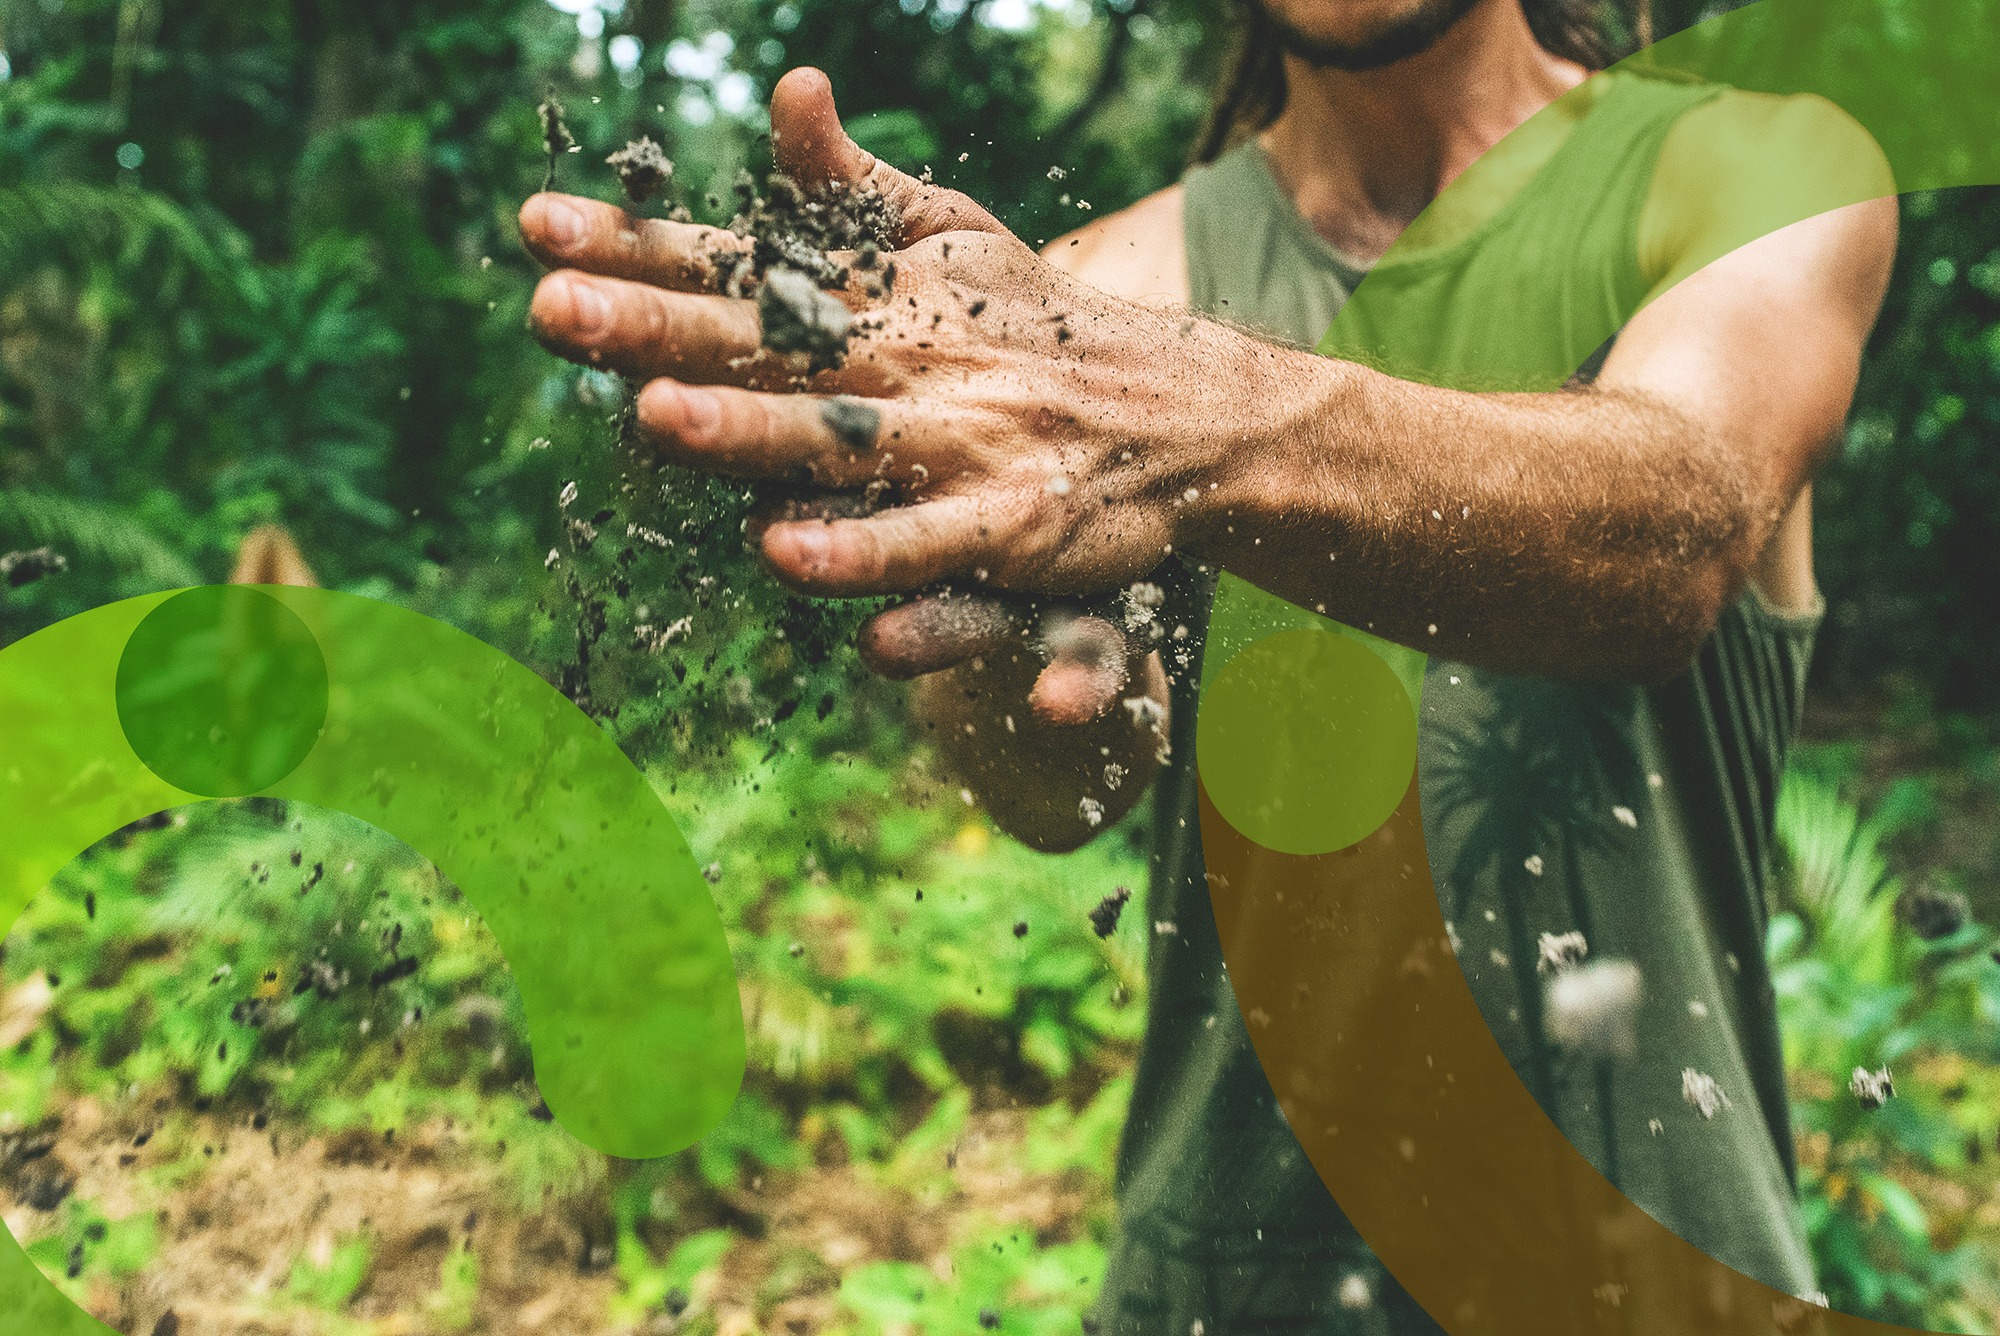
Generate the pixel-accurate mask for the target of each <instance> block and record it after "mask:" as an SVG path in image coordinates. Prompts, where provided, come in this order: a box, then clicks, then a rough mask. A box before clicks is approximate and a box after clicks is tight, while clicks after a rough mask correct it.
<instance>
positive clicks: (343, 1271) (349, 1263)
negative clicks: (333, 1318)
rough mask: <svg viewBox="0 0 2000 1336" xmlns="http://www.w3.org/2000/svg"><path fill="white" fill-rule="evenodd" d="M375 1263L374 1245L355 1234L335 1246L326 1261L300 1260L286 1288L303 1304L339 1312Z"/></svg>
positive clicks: (360, 1235) (364, 1280)
mask: <svg viewBox="0 0 2000 1336" xmlns="http://www.w3.org/2000/svg"><path fill="white" fill-rule="evenodd" d="M374 1261H375V1247H374V1244H373V1243H371V1242H370V1241H369V1238H368V1236H367V1235H366V1234H365V1233H364V1234H354V1235H352V1236H350V1237H348V1238H344V1239H341V1240H340V1241H339V1242H337V1243H335V1244H334V1245H333V1251H332V1253H331V1254H330V1255H329V1256H328V1257H327V1258H326V1260H325V1261H323V1262H315V1261H312V1260H309V1259H307V1258H300V1259H299V1261H298V1262H297V1263H296V1264H295V1265H294V1266H293V1267H292V1274H291V1279H290V1280H289V1281H288V1282H287V1283H286V1288H287V1290H288V1291H289V1292H290V1294H291V1296H292V1298H294V1299H295V1300H297V1301H299V1302H300V1303H304V1304H307V1305H309V1306H311V1307H313V1308H319V1309H325V1310H328V1311H338V1310H339V1309H341V1308H344V1307H346V1306H347V1301H348V1300H350V1299H352V1298H353V1297H354V1295H355V1293H356V1291H358V1290H360V1288H361V1286H362V1285H363V1284H364V1283H365V1282H366V1281H367V1279H368V1268H369V1267H370V1266H371V1265H373V1264H374Z"/></svg>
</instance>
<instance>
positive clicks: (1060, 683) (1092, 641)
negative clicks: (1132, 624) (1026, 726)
mask: <svg viewBox="0 0 2000 1336" xmlns="http://www.w3.org/2000/svg"><path fill="white" fill-rule="evenodd" d="M1040 649H1041V652H1042V653H1043V655H1045V656H1046V657H1047V659H1048V661H1049V663H1048V667H1046V668H1044V669H1042V671H1041V674H1040V675H1039V676H1038V677H1036V679H1035V685H1034V687H1033V689H1032V690H1030V691H1029V693H1028V708H1029V709H1031V710H1033V711H1034V714H1035V717H1036V718H1038V719H1040V720H1041V721H1042V722H1044V723H1048V724H1054V725H1058V726H1063V727H1077V726H1080V725H1083V724H1088V723H1092V722H1094V721H1096V720H1098V719H1102V718H1103V717H1104V716H1105V715H1107V714H1109V713H1111V711H1112V709H1113V708H1114V707H1116V706H1117V704H1118V701H1119V699H1120V698H1121V697H1122V696H1123V695H1124V693H1125V687H1126V685H1127V684H1128V683H1129V682H1130V681H1131V680H1132V666H1131V664H1132V656H1131V647H1130V642H1129V639H1128V637H1127V636H1126V634H1125V632H1123V631H1122V630H1120V629H1119V628H1118V627H1116V626H1114V625H1112V624H1111V623H1110V622H1108V621H1106V620H1105V619H1104V618H1102V617H1094V616H1091V615H1089V614H1087V613H1081V612H1077V611H1074V610H1071V609H1064V608H1055V609H1050V610H1049V611H1047V612H1045V613H1044V614H1043V617H1042V626H1041V634H1040ZM1141 657H1143V652H1142V653H1141Z"/></svg>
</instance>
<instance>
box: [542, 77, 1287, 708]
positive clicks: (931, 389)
mask: <svg viewBox="0 0 2000 1336" xmlns="http://www.w3.org/2000/svg"><path fill="white" fill-rule="evenodd" d="M772 125H773V144H774V150H775V153H776V156H777V159H778V163H779V165H780V167H782V168H783V169H784V170H785V171H786V172H788V173H789V174H790V175H792V176H793V177H794V179H796V180H798V181H799V182H801V183H802V184H803V185H805V186H806V187H807V188H808V189H813V188H820V187H826V186H829V185H832V186H840V187H862V188H872V189H874V190H876V191H878V192H880V193H881V194H882V195H883V196H885V197H886V198H887V199H888V200H889V201H890V202H891V203H892V204H894V205H895V207H896V208H897V210H898V211H899V212H900V215H901V220H902V235H901V236H900V237H898V238H896V240H897V241H898V243H899V248H898V249H897V250H896V251H895V252H894V253H893V254H891V255H888V256H885V257H884V259H885V260H887V261H893V263H894V266H895V269H894V282H893V286H892V288H891V291H890V292H889V294H888V295H887V296H886V297H885V298H874V299H870V298H868V297H867V296H865V295H864V293H863V285H862V284H861V283H859V282H856V283H855V284H853V285H851V286H850V289H849V291H848V293H847V294H846V297H847V300H848V301H849V304H850V305H851V306H853V307H854V308H855V310H856V312H857V319H858V322H859V328H860V331H861V332H860V333H859V335H858V336H857V338H856V340H855V341H854V343H853V345H852V347H851V349H850V352H849V356H848V359H847V363H846V365H845V366H843V367H841V368H840V369H839V370H835V371H823V372H820V373H818V374H816V375H813V376H811V377H809V378H807V377H801V376H799V375H797V374H795V373H794V372H793V371H792V369H791V368H790V367H789V366H788V365H787V364H786V363H784V362H783V361H782V360H780V359H777V358H775V357H773V356H771V355H770V354H769V353H767V352H763V351H761V350H760V348H759V337H760V333H759V322H758V316H757V307H756V303H755V302H754V301H752V300H748V299H733V298H729V297H725V296H720V295H716V294H715V292H714V291H713V283H712V276H713V273H714V265H713V263H712V259H711V257H713V256H715V255H716V254H718V253H724V252H729V251H734V250H738V249H740V248H742V247H743V246H744V245H746V244H747V243H746V242H744V241H743V240H742V239H739V238H737V237H735V236H734V235H732V234H730V233H728V232H724V231H720V230H718V229H714V228H704V227H697V226H693V225H686V224H676V223H670V222H660V221H651V220H643V221H642V220H638V219H635V218H633V217H631V216H630V215H628V214H626V213H625V212H624V211H622V210H619V209H615V208H612V207H610V206H607V205H603V204H597V203H594V202H592V201H587V200H580V199H574V198H569V197H563V196H553V195H538V196H536V197H534V198H533V199H531V200H529V201H528V203H527V205H526V206H525V207H524V209H523V210H522V232H523V235H524V237H525V238H526V240H527V243H528V245H529V247H530V249H531V250H532V251H533V252H534V253H535V254H536V256H537V257H538V258H540V259H542V260H543V261H544V262H545V263H547V264H550V265H552V266H559V267H558V268H556V270H555V272H553V273H551V274H550V275H548V277H546V278H545V279H543V281H542V284H541V286H540V288H539V289H538V290H537V292H536V294H535V300H534V305H533V319H534V324H535V329H536V332H537V334H538V336H539V337H540V338H541V339H542V340H543V341H544V342H545V343H546V344H547V345H548V346H549V347H551V348H552V349H553V350H555V351H557V352H559V353H561V354H563V355H564V356H567V357H570V358H573V359H575V360H578V361H584V362H588V363H590V364H592V365H598V366H604V367H607V368H610V369H615V370H618V371H622V372H624V373H626V374H628V375H632V376H637V377H642V378H648V379H649V383H648V384H647V385H646V386H645V388H644V389H643V390H642V392H641V393H640V395H639V398H638V422H639V426H640V428H641V430H642V431H644V432H645V433H646V434H647V435H649V436H650V437H651V438H652V439H653V440H655V441H656V442H657V443H658V445H659V448H660V449H661V450H662V451H663V452H664V453H665V454H666V455H668V456H669V457H670V458H673V459H675V460H676V461H678V462H681V463H684V464H687V465H690V466H693V467H697V468H702V469H708V470H712V471H716V472H723V473H729V474H734V475H738V476H742V477H749V478H764V479H787V480H791V479H798V478H801V477H804V478H809V479H810V480H811V481H812V482H813V483H814V484H815V485H816V486H818V487H820V488H825V489H862V488H866V487H868V486H870V485H871V484H873V485H875V486H877V487H878V488H879V487H881V486H883V485H884V484H886V486H887V490H888V496H889V498H890V499H892V500H894V501H895V502H897V503H898V504H894V505H891V506H889V507H888V508H886V509H883V510H880V511H878V512H877V513H875V514H874V515H872V516H869V517H867V518H849V519H833V520H831V521H827V520H806V521H803V522H800V521H796V520H791V521H788V520H784V519H782V518H780V519H776V520H774V521H773V522H770V523H768V525H767V526H766V527H764V528H763V530H762V537H761V544H762V548H763V553H764V556H765V557H766V559H767V560H768V561H769V563H770V565H771V567H772V569H773V570H774V571H775V572H776V574H777V575H778V576H779V578H781V579H783V580H784V581H786V582H787V583H788V584H791V585H793V586H794V587H795V588H797V589H799V590H801V591H803V592H806V593H811V594H818V595H830V596H846V595H867V594H885V593H886V594H897V593H914V592H918V591H922V590H927V589H930V588H932V587H933V586H935V585H937V584H939V583H940V582H947V581H948V582H950V583H951V584H953V585H954V586H955V587H957V588H958V589H960V590H962V591H970V593H971V594H975V595H976V594H977V593H979V592H982V591H996V592H997V591H1015V592H1017V593H1020V594H1025V595H1032V596H1043V597H1042V598H1041V599H1040V600H1039V602H1041V603H1043V604H1046V603H1047V602H1048V600H1047V598H1046V596H1049V595H1100V596H1101V595H1106V594H1109V593H1111V592H1113V591H1116V590H1119V589H1122V588H1123V587H1125V586H1126V585H1128V584H1130V583H1131V582H1132V581H1135V580H1137V579H1139V578H1140V577H1142V576H1144V575H1145V574H1146V573H1147V572H1149V571H1151V570H1153V569H1154V568H1155V567H1156V566H1157V565H1158V564H1159V563H1160V562H1161V560H1162V559H1163V558H1164V556H1165V555H1166V554H1167V553H1169V552H1171V551H1173V550H1174V548H1175V547H1176V546H1177V545H1178V544H1181V543H1183V542H1185V541H1187V538H1188V536H1189V534H1190V533H1191V532H1192V531H1193V529H1194V528H1195V525H1196V522H1197V517H1202V516H1208V515H1212V514H1215V513H1217V512H1218V508H1219V506H1220V505H1221V504H1223V503H1225V502H1226V499H1227V498H1226V497H1225V496H1224V490H1225V485H1226V482H1227V480H1229V479H1232V478H1234V477H1236V476H1239V475H1240V474H1241V473H1242V472H1243V471H1244V470H1243V469H1242V467H1241V466H1242V464H1243V463H1244V462H1245V461H1244V455H1245V450H1244V447H1245V446H1246V445H1248V444H1249V443H1250V442H1251V441H1252V440H1254V439H1257V438H1258V436H1259V435H1261V434H1262V433H1261V432H1260V431H1259V429H1258V424H1253V423H1250V422H1247V421H1244V420H1242V419H1241V415H1240V414H1239V415H1237V416H1236V418H1235V419H1234V420H1226V421H1225V420H1218V418H1217V416H1216V415H1215V414H1214V413H1213V412H1212V411H1211V400H1210V398H1209V396H1208V395H1207V394H1205V393H1203V392H1202V385H1201V384H1200V383H1199V378H1201V377H1204V376H1209V375H1212V376H1213V377H1214V383H1215V384H1216V385H1217V386H1228V387H1230V388H1231V389H1232V390H1237V391H1240V390H1241V388H1242V387H1243V385H1244V383H1245V381H1246V379H1252V378H1254V377H1256V376H1257V375H1259V374H1262V366H1261V365H1260V361H1261V359H1260V354H1261V353H1262V352H1264V351H1265V349H1264V346H1263V345H1261V344H1258V343H1256V342H1255V341H1253V340H1251V339H1248V338H1246V337H1244V336H1242V335H1239V334H1237V333H1236V332H1234V331H1232V330H1228V329H1225V328H1223V327H1221V326H1218V325H1215V324H1212V323H1210V322H1206V321H1196V320H1190V319H1186V318H1183V317H1180V316H1177V315H1173V314H1169V313H1165V312H1161V311H1158V310H1154V309H1149V308H1146V307H1143V306H1137V305H1133V304H1130V303H1127V302H1123V301H1119V300H1117V299H1115V298H1112V297H1109V296H1107V295H1105V294H1103V293H1101V292H1099V291H1098V290H1096V289H1094V288H1091V287H1089V286H1087V285H1085V284H1082V283H1080V282H1077V281H1076V280H1073V279H1071V278H1069V277H1067V276H1066V275H1064V274H1062V273H1061V272H1060V271H1059V270H1057V269H1055V268H1053V267H1051V266H1049V265H1047V264H1045V263H1043V262H1042V261H1041V260H1039V259H1038V258H1037V257H1036V256H1035V255H1034V254H1033V252H1032V251H1030V250H1029V248H1028V247H1027V246H1025V245H1024V244H1022V242H1021V241H1020V240H1019V239H1017V238H1016V237H1014V236H1013V235H1011V234H1010V233H1008V232H1007V231H1006V229H1004V228H1003V227H1001V226H1000V224H999V223H998V222H996V221H995V220H994V219H993V217H992V216H991V215H990V214H988V213H987V212H986V211H985V210H984V209H981V208H980V207H979V206H978V205H976V204H975V203H973V202H972V201H971V200H970V199H968V198H967V197H966V196H964V195H962V194H959V193H958V192H956V191H950V190H945V189H942V188H940V187H937V186H933V185H929V184H926V183H923V182H920V181H917V180H914V179H912V178H911V177H909V176H907V175H905V174H903V173H901V172H898V171H896V170H895V169H893V168H891V167H889V166H887V165H886V164H883V163H880V162H878V161H876V160H875V159H874V158H872V157H871V156H870V155H868V154H866V153H864V152H863V151H862V150H861V149H860V148H858V147H857V146H856V145H855V144H854V143H853V141H852V140H850V139H849V138H848V137H847V135H846V134H845V132H844V131H842V130H841V128H840V123H839V120H838V117H837V115H836V113H835V111H834V107H833V101H832V96H831V91H830V89H829V87H828V85H827V82H826V79H825V76H823V75H821V74H820V73H819V72H818V71H816V70H794V71H793V72H792V73H790V74H788V75H787V76H786V77H785V78H784V79H783V80H782V81H781V82H780V83H779V85H778V88H777V90H776V91H775V93H774V95H773V98H772ZM843 258H844V257H843ZM1166 349H1171V352H1172V355H1171V356H1170V357H1162V356H1160V355H1158V354H1159V353H1160V352H1161V351H1162V350H1166ZM801 390H804V391H805V392H803V393H801V392H800V391H801ZM1278 399H1279V396H1278V395H1277V394H1276V393H1275V388H1274V389H1273V392H1272V393H1269V394H1266V395H1262V396H1259V400H1260V401H1261V402H1262V403H1264V404H1266V405H1269V406H1272V407H1275V406H1276V403H1277V401H1278ZM835 404H838V405H839V406H838V407H830V405H835ZM857 406H858V407H859V408H861V409H863V410H866V411H865V412H864V413H863V414H862V420H863V421H869V422H871V424H872V425H873V426H874V431H873V436H874V443H873V445H872V447H870V446H868V445H866V444H865V443H860V444H858V443H857V441H856V439H855V432H854V431H853V429H852V425H851V424H852V421H853V416H854V412H853V410H854V409H855V408H856V407H857ZM840 412H846V413H847V414H848V415H849V416H848V418H847V419H846V420H844V421H843V420H841V419H839V418H837V417H836V416H835V414H837V413H840ZM871 412H872V413H873V414H875V415H876V417H874V418H873V419H872V420H871V419H869V418H868V417H867V416H866V413H871ZM1160 442H1172V443H1173V447H1172V449H1171V451H1170V452H1163V451H1162V450H1161V449H1160V448H1159V447H1158V443H1160ZM971 606H972V605H971V598H970V596H969V595H968V596H962V598H961V601H960V602H959V603H958V604H957V605H956V606H954V607H951V608H944V607H938V606H930V605H929V603H928V600H926V601H920V602H919V603H917V604H913V605H907V606H905V607H902V608H898V609H894V610H891V611H890V612H888V613H885V614H883V615H882V616H881V617H879V618H878V619H877V620H876V621H875V623H874V624H872V625H871V626H870V627H869V629H868V631H867V633H866V634H865V635H864V637H863V642H862V646H863V652H864V654H866V655H867V657H868V659H869V661H870V663H871V664H872V665H874V666H875V667H877V668H878V669H880V670H881V671H884V672H887V673H889V674H890V675H893V676H913V675H916V674H919V673H924V672H931V671H935V670H937V669H940V668H945V667H949V666H951V665H952V664H955V663H958V662H961V661H963V660H964V659H966V658H969V657H971V656H972V655H975V654H979V653H983V652H987V651H989V650H990V649H991V648H993V635H994V634H995V633H998V632H999V631H1001V630H1002V628H1004V629H1005V633H1006V634H1010V635H1015V636H1016V637H1017V638H1025V639H1027V640H1029V641H1031V642H1040V641H1046V640H1047V639H1048V638H1049V637H1048V636H1047V635H1046V633H1045V632H1043V631H1042V630H1041V629H1039V628H1036V627H1034V626H1033V625H1031V621H1032V617H1033V602H1032V601H1031V602H1023V601H1022V600H1020V599H1013V600H1009V601H1007V602H1006V603H1005V604H996V603H991V602H988V603H984V604H980V605H979V607H980V612H979V614H978V615H976V616H975V615H973V614H972V612H971V610H970V609H971ZM1057 606H1059V607H1061V608H1062V610H1063V612H1064V614H1065V615H1070V614H1072V613H1073V612H1074V607H1073V606H1072V605H1068V604H1060V605H1057ZM1093 623H1094V626H1093ZM1097 628H1101V629H1103V630H1105V631H1110V630H1112V629H1113V628H1114V623H1113V622H1112V621H1110V620H1106V619H1102V618H1094V619H1092V620H1091V621H1089V622H1085V623H1083V625H1082V631H1083V632H1084V634H1083V635H1082V636H1081V640H1082V643H1083V644H1085V645H1086V646H1091V645H1096V644H1097V642H1098V641H1099V640H1100V639H1102V637H1101V636H1097V635H1095V634H1094V631H1095V629H1097ZM1074 631H1075V628H1072V633H1071V634H1069V635H1068V636H1067V637H1057V639H1058V640H1064V641H1066V643H1069V644H1071V645H1075V644H1076V643H1078V640H1079V636H1078V635H1077V634H1075V633H1074ZM1149 648H1150V644H1149V643H1148V642H1133V643H1131V644H1129V645H1128V646H1127V648H1126V651H1125V652H1123V653H1119V654H1115V655H1113V656H1111V657H1112V659H1113V661H1115V662H1116V663H1118V664H1119V665H1121V666H1122V668H1123V669H1124V671H1123V672H1122V673H1111V672H1108V671H1094V670H1088V669H1083V668H1079V667H1078V666H1077V662H1078V659H1077V656H1076V655H1074V654H1070V655H1063V654H1056V655H1053V656H1051V657H1052V659H1053V663H1052V668H1051V671H1050V673H1049V674H1045V676H1044V679H1043V682H1042V684H1041V685H1040V686H1039V687H1038V689H1037V693H1036V709H1037V712H1038V714H1040V715H1041V716H1042V717H1043V718H1045V719H1047V720H1049V721H1051V722H1053V721H1056V720H1059V719H1062V720H1073V721H1081V720H1087V719H1091V718H1096V717H1100V716H1102V715H1103V714H1104V713H1105V712H1106V711H1108V710H1109V709H1110V708H1111V707H1112V705H1113V704H1114V703H1115V701H1116V700H1117V699H1118V697H1117V694H1116V692H1117V691H1118V690H1120V689H1122V688H1123V687H1124V686H1125V684H1126V683H1127V682H1128V681H1130V680H1132V678H1133V676H1134V671H1135V669H1136V667H1137V665H1138V664H1139V663H1140V662H1141V661H1143V658H1144V655H1145V653H1146V652H1147V650H1148V649H1149ZM1083 657H1085V658H1089V659H1092V660H1093V661H1094V660H1096V659H1101V658H1103V655H1102V654H1101V653H1099V652H1098V650H1096V649H1091V650H1089V651H1088V652H1087V653H1085V654H1084V656H1083Z"/></svg>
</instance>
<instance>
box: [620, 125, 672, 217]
mask: <svg viewBox="0 0 2000 1336" xmlns="http://www.w3.org/2000/svg"><path fill="white" fill-rule="evenodd" d="M604 161H605V163H606V164H607V165H608V166H610V168H611V169H612V170H613V171H615V172H617V173H618V184H620V185H622V186H624V187H625V198H626V199H629V200H631V201H632V202H633V203H634V204H644V203H645V202H646V201H648V200H650V199H652V198H653V196H655V195H657V194H659V193H660V192H661V191H662V190H665V189H666V188H667V184H668V182H670V181H672V180H673V179H674V164H673V160H672V159H671V158H669V157H668V156H667V154H666V151H665V150H664V149H662V148H661V147H660V146H659V145H658V144H655V143H654V142H653V141H652V139H651V138H650V137H649V136H646V135H641V136H640V137H639V138H637V139H634V140H633V141H632V142H631V143H629V144H627V145H626V146H625V147H624V148H621V149H619V150H618V151H617V152H616V153H614V154H612V155H611V156H610V157H608V158H606V159H605V160H604Z"/></svg>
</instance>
